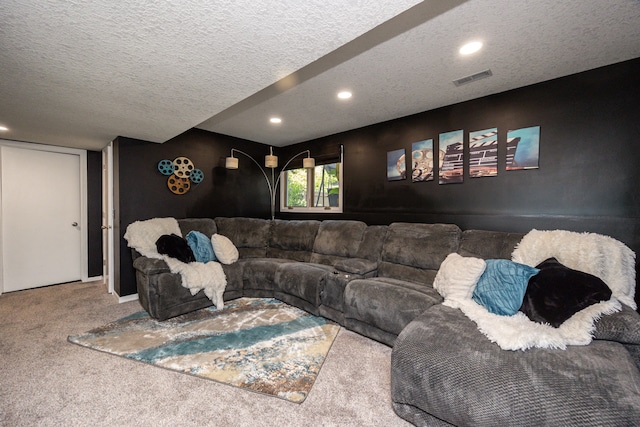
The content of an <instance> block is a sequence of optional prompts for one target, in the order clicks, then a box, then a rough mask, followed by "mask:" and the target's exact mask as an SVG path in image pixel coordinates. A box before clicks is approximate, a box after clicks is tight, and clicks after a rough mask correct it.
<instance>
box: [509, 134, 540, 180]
mask: <svg viewBox="0 0 640 427" xmlns="http://www.w3.org/2000/svg"><path fill="white" fill-rule="evenodd" d="M539 156H540V126H533V127H528V128H522V129H516V130H509V131H507V166H506V169H507V170H508V171H513V170H522V169H537V168H538V160H539Z"/></svg>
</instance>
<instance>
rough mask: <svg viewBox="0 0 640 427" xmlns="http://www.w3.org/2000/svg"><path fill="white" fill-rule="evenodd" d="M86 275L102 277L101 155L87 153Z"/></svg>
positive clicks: (97, 152)
mask: <svg viewBox="0 0 640 427" xmlns="http://www.w3.org/2000/svg"><path fill="white" fill-rule="evenodd" d="M87 227H88V230H87V236H88V245H87V252H88V254H87V255H88V266H87V269H88V275H89V277H98V276H102V229H101V227H102V153H101V152H100V151H87Z"/></svg>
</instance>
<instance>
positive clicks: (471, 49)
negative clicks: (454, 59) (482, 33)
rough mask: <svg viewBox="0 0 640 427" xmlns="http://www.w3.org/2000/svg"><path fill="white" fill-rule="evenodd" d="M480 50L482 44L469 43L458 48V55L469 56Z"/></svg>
mask: <svg viewBox="0 0 640 427" xmlns="http://www.w3.org/2000/svg"><path fill="white" fill-rule="evenodd" d="M481 48H482V42H470V43H467V44H465V45H464V46H462V47H461V48H460V54H462V55H469V54H471V53H475V52H477V51H479V50H480V49H481Z"/></svg>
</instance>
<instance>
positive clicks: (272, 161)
mask: <svg viewBox="0 0 640 427" xmlns="http://www.w3.org/2000/svg"><path fill="white" fill-rule="evenodd" d="M264 166H265V167H267V168H272V169H273V168H277V167H278V156H274V155H273V154H268V155H266V156H264Z"/></svg>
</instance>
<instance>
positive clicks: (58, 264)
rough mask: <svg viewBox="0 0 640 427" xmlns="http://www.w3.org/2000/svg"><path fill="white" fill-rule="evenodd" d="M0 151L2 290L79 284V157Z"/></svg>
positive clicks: (9, 150)
mask: <svg viewBox="0 0 640 427" xmlns="http://www.w3.org/2000/svg"><path fill="white" fill-rule="evenodd" d="M0 149H1V150H2V151H1V153H0V157H1V171H2V190H1V193H2V194H1V197H2V203H1V204H2V220H1V222H2V285H3V291H4V292H10V291H17V290H22V289H29V288H34V287H39V286H46V285H52V284H56V283H64V282H71V281H76V280H80V279H81V277H82V268H81V265H82V264H81V263H82V258H83V257H82V233H81V225H82V224H83V223H84V221H83V218H82V214H81V179H80V166H81V159H80V156H79V155H77V154H68V153H59V152H49V151H41V150H31V149H24V148H18V147H12V146H2V147H0Z"/></svg>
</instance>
